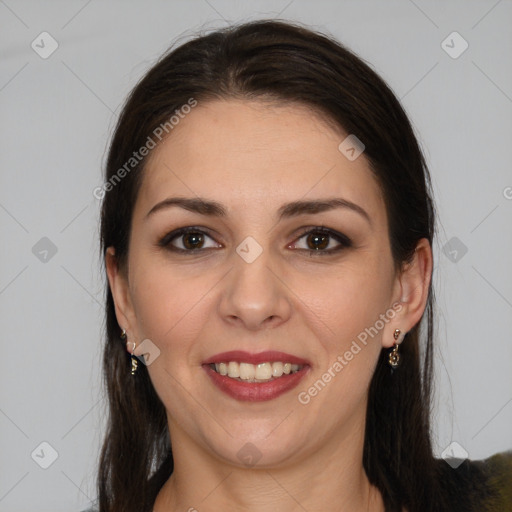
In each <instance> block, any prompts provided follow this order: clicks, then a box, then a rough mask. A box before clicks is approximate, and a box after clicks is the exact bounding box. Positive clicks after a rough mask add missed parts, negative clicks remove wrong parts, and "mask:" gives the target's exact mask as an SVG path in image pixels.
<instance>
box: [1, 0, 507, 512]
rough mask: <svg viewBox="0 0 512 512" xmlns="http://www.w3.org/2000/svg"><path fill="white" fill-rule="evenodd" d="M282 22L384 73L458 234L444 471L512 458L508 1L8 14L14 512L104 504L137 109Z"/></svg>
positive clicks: (440, 435)
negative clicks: (227, 40)
mask: <svg viewBox="0 0 512 512" xmlns="http://www.w3.org/2000/svg"><path fill="white" fill-rule="evenodd" d="M279 13H280V15H281V17H283V18H286V19H290V20H299V21H302V22H305V23H308V24H309V25H310V26H311V27H312V28H317V29H321V30H324V31H327V32H328V33H330V34H332V35H334V36H335V37H337V38H338V39H340V40H341V41H342V42H344V43H346V44H347V45H348V46H349V47H350V48H352V49H353V50H355V51H356V52H357V53H358V54H359V55H360V56H361V57H363V58H364V59H365V60H367V61H368V62H369V63H371V65H373V67H374V68H375V69H376V70H377V71H378V72H379V73H380V74H381V76H383V78H384V79H386V80H387V81H388V83H389V84H390V85H391V87H392V88H393V90H394V91H395V92H396V94H397V96H398V97H399V98H401V99H402V102H403V104H404V106H405V108H406V110H407V112H408V113H409V115H410V116H411V118H412V121H413V123H414V126H415V128H416V129H417V131H418V132H419V134H420V140H421V143H422V145H423V147H424V150H425V152H426V156H427V159H428V163H429V165H430V169H431V172H432V175H433V179H434V188H435V196H436V201H437V206H438V212H439V214H440V220H441V224H440V226H441V230H440V233H439V239H438V240H437V242H436V244H435V246H434V250H435V261H436V265H437V267H436V270H435V274H434V284H435V286H436V289H437V297H438V305H439V308H438V309H439V317H438V328H437V334H438V337H437V349H436V365H437V372H436V375H437V377H436V384H437V392H438V394H437V397H438V398H437V401H436V409H435V414H434V424H435V436H436V453H437V455H438V456H440V455H441V453H442V452H443V450H444V449H445V448H446V447H447V445H449V444H450V443H451V442H452V441H456V442H458V443H459V444H460V445H461V446H462V447H464V449H465V450H466V451H467V452H468V453H469V457H470V458H471V459H479V458H485V457H487V456H489V455H491V454H494V453H496V452H498V451H503V450H506V449H510V448H511V447H512V372H511V361H512V343H511V335H510V333H511V331H512V314H511V313H512V277H511V276H512V271H511V268H510V261H511V258H510V255H511V254H512V237H511V220H512V199H511V198H512V188H510V187H512V173H511V160H512V157H511V149H510V148H511V141H512V116H511V113H512V59H511V56H512V31H511V30H510V26H511V24H512V3H511V2H510V1H509V0H501V1H495V0H493V1H485V0H481V1H471V2H470V1H466V0H464V1H445V2H441V1H438V2H432V1H431V2H427V1H421V2H420V0H417V1H416V2H412V1H409V0H400V1H386V2H384V1H381V2H377V1H371V2H369V1H345V2H340V1H325V0H324V1H319V0H316V1H311V2H307V1H304V0H294V1H293V0H292V1H290V0H273V1H262V2H247V4H246V3H244V2H235V1H228V0H209V1H206V0H195V1H187V2H185V1H177V2H163V1H154V0H153V1H145V2H142V1H139V2H121V1H118V2H113V1H110V2H105V1H104V2H100V1H99V0H92V1H66V2H64V1H61V2H57V1H53V2H37V1H15V0H0V38H1V49H2V61H1V66H0V109H1V118H0V119H1V123H0V140H1V151H0V169H1V171H0V172H1V174H0V176H1V186H0V225H1V229H2V242H1V244H2V250H1V265H0V311H1V343H2V351H1V354H2V358H1V364H0V385H1V388H0V389H1V391H0V392H1V395H0V429H1V437H0V444H1V452H2V453H1V457H0V475H1V476H0V511H9V512H16V511H28V510H30V511H52V512H55V511H67V512H71V511H73V510H81V509H82V508H84V507H85V506H86V505H87V504H88V503H89V501H90V500H92V499H94V497H95V488H94V478H95V468H96V466H95V464H96V460H97V456H98V449H99V443H100V440H101V435H102V432H103V430H102V428H103V418H104V406H105V402H104V401H103V399H102V395H101V391H100V390H101V388H100V358H101V354H100V351H101V333H102V328H103V327H102V326H103V305H102V302H103V293H104V292H103V288H104V280H103V275H102V270H101V268H100V266H99V260H98V214H99V202H98V201H97V200H96V199H95V198H94V197H93V195H92V191H93V189H94V188H95V187H97V186H98V185H101V182H102V179H101V168H102V164H103V162H104V159H105V151H106V147H107V142H108V139H109V136H110V134H111V132H112V129H113V126H114V122H115V119H116V115H117V114H118V113H119V107H120V104H121V103H122V101H123V100H124V99H125V97H126V95H127V93H128V92H129V90H130V89H131V88H132V87H133V85H134V84H135V83H136V81H137V80H138V79H139V78H140V77H141V75H142V74H143V73H144V72H145V71H146V70H147V69H148V67H149V66H150V65H151V64H152V63H153V62H154V60H155V59H156V58H157V57H158V56H160V54H161V53H162V52H163V51H164V50H165V49H166V48H167V47H168V46H169V45H170V44H171V43H172V42H174V41H175V40H176V38H178V36H179V37H180V40H182V41H184V40H186V39H188V38H189V37H190V36H191V34H192V33H193V32H194V31H196V30H198V29H200V28H207V29H210V28H214V27H221V26H224V25H225V24H226V23H227V22H235V21H241V20H249V19H255V18H261V17H276V16H278V15H279ZM43 31H47V32H49V33H50V34H51V35H52V37H53V38H55V40H56V41H57V42H58V44H59V46H58V49H57V50H56V51H55V52H54V53H53V54H52V55H51V56H50V57H49V58H47V59H42V58H41V57H40V56H39V55H38V54H37V53H36V52H35V51H34V50H33V49H32V48H31V42H32V41H33V40H36V42H37V41H38V39H37V37H38V36H39V34H40V33H41V32H43ZM453 31H457V32H459V33H460V34H461V36H462V37H463V38H464V39H465V40H466V41H467V42H468V43H469V48H468V49H467V50H466V51H465V52H464V53H463V54H462V55H460V56H459V57H458V58H456V59H454V58H452V57H450V56H449V55H448V54H447V53H446V52H445V51H444V49H443V48H442V46H441V43H442V41H443V40H445V39H446V37H447V36H448V35H449V34H451V33H452V32H453ZM460 43H461V41H455V42H453V43H452V42H451V40H450V39H448V43H447V44H449V45H451V46H454V47H455V50H457V48H459V49H460V48H461V46H458V45H459V44H460ZM46 48H48V46H46ZM455 50H452V51H455ZM507 187H509V188H507ZM43 237H48V238H49V239H50V240H51V241H52V242H53V244H55V246H56V248H57V252H56V254H55V255H53V256H52V257H50V256H51V253H50V254H49V255H48V257H47V259H48V261H46V262H43V261H41V260H40V259H39V258H38V257H36V255H35V254H34V253H33V247H34V245H35V244H36V243H37V242H38V241H39V240H40V239H41V238H43ZM452 237H457V238H458V239H459V240H460V242H461V243H462V244H464V246H466V247H467V253H466V254H462V252H460V250H459V249H457V247H456V246H455V245H452V246H450V249H451V250H452V249H453V248H455V249H456V250H457V251H458V253H457V259H458V261H457V262H454V261H451V259H450V258H452V259H453V257H454V256H455V253H452V255H451V256H450V257H448V256H449V253H448V252H447V254H448V255H445V254H444V253H443V247H444V246H445V244H446V243H447V242H448V241H449V240H450V239H452ZM36 247H37V246H36ZM461 255H462V257H461ZM39 256H40V257H43V255H42V254H40V255H39ZM392 399H393V398H392V397H390V400H392ZM43 441H46V442H48V443H49V444H50V445H51V446H52V447H53V448H54V449H55V450H56V451H57V452H58V458H57V459H56V460H55V462H54V463H53V464H52V465H51V466H50V467H49V468H48V469H46V470H44V469H42V468H41V467H39V465H38V464H36V462H35V461H34V460H33V459H32V458H31V453H32V452H33V451H34V449H36V448H37V447H38V446H39V445H40V443H41V442H43ZM41 449H42V450H43V451H42V452H41ZM37 454H38V455H39V457H37V456H36V455H37ZM36 455H34V458H36V459H37V460H38V461H39V462H41V461H42V462H44V460H45V458H46V461H47V462H48V461H49V459H48V457H50V456H51V452H50V450H49V449H48V448H45V447H44V446H43V448H39V449H38V451H36Z"/></svg>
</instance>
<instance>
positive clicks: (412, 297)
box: [382, 238, 432, 348]
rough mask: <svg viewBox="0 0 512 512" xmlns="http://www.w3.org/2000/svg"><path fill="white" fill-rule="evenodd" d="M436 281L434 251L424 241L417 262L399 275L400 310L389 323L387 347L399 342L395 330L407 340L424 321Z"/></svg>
mask: <svg viewBox="0 0 512 512" xmlns="http://www.w3.org/2000/svg"><path fill="white" fill-rule="evenodd" d="M431 279H432V248H431V246H430V243H429V241H428V240H427V239H426V238H422V239H421V240H419V241H418V243H417V245H416V250H415V252H414V256H413V259H412V261H411V262H410V263H407V264H406V265H405V266H404V268H403V269H402V271H401V273H400V274H399V275H398V276H397V278H396V282H395V290H394V294H393V296H394V297H395V303H394V304H397V305H396V307H393V309H394V310H395V311H396V312H397V314H396V315H395V317H394V318H393V320H392V321H390V322H389V324H387V325H386V327H387V328H388V329H387V331H385V333H384V336H383V337H382V345H383V346H384V347H387V348H389V347H392V346H393V344H394V342H395V339H394V337H393V333H394V331H395V329H400V331H401V333H400V336H399V338H398V340H397V342H398V343H401V342H402V341H403V338H404V336H405V335H406V334H407V333H408V332H409V331H410V330H411V329H412V328H413V327H414V326H415V325H416V324H417V323H418V322H419V321H420V320H421V317H422V315H423V312H424V311H425V307H426V305H427V299H428V290H429V286H430V281H431Z"/></svg>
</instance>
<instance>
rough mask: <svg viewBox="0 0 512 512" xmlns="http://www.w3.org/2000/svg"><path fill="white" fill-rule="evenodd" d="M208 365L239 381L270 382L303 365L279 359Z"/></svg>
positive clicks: (294, 371)
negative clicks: (263, 361)
mask: <svg viewBox="0 0 512 512" xmlns="http://www.w3.org/2000/svg"><path fill="white" fill-rule="evenodd" d="M209 366H210V368H211V369H212V370H214V371H215V372H217V373H218V374H219V375H223V376H225V377H229V378H231V379H233V380H237V381H240V382H270V381H273V380H277V379H279V378H280V377H282V376H283V375H290V374H292V373H297V372H298V371H300V370H302V368H303V367H304V365H301V364H292V363H283V362H281V361H275V362H266V363H259V364H251V363H239V362H237V361H228V362H225V363H211V364H210V365H209Z"/></svg>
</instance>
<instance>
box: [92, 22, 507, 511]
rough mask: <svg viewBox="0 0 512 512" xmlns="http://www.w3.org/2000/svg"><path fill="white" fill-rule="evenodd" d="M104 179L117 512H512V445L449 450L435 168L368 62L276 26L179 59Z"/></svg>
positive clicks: (124, 128)
mask: <svg viewBox="0 0 512 512" xmlns="http://www.w3.org/2000/svg"><path fill="white" fill-rule="evenodd" d="M98 192H99V193H100V194H101V196H102V197H103V206H102V217H101V243H102V255H104V257H105V265H106V272H107V276H108V287H107V297H106V337H107V340H106V345H105V352H104V376H105V380H106V385H107V389H108V398H109V406H110V409H109V410H110V415H109V419H108V428H107V432H106V436H105V440H104V445H103V449H102V453H101V461H100V467H99V479H98V486H99V488H98V490H99V510H100V511H101V512H107V511H109V512H110V511H123V512H129V511H134V512H135V511H136V512H141V511H146V510H147V511H150V510H154V511H155V512H164V511H165V512H167V511H168V512H174V511H178V510H189V511H193V510H198V511H201V512H202V511H217V510H246V511H252V510H279V511H292V510H294V511H295V510H307V511H320V510H322V511H323V510H347V511H348V510H350V511H359V510H361V511H362V510H365V511H408V512H414V511H436V512H438V511H455V510H460V511H471V510H474V511H479V512H480V511H483V510H511V508H510V507H511V506H512V505H510V503H512V501H508V502H507V499H508V500H510V493H511V491H510V486H507V482H508V483H509V482H510V481H509V479H510V478H511V475H512V469H511V468H512V462H511V458H510V456H509V455H505V454H501V455H497V456H495V457H493V458H491V459H488V460H487V461H480V462H475V461H468V460H465V461H463V462H462V463H461V461H458V462H457V463H456V464H455V463H453V464H448V463H447V462H446V461H445V460H436V459H435V458H434V456H433V451H432V445H431V440H430V397H431V382H432V351H433V348H432V344H433V339H432V333H433V323H434V318H433V305H434V295H433V290H432V286H431V281H432V279H431V278H432V269H433V258H432V249H431V246H432V240H433V236H434V229H435V217H434V207H433V200H432V197H431V191H430V178H429V173H428V170H427V168H426V165H425V162H424V158H423V156H422V153H421V151H420V148H419V146H418V143H417V141H416V138H415V136H414V133H413V130H412V128H411V125H410V123H409V121H408V119H407V117H406V115H405V113H404V111H403V109H402V108H401V106H400V105H399V103H398V101H397V99H396V98H395V97H394V95H393V94H392V92H391V91H390V89H389V88H388V87H387V86H386V84H385V83H384V82H383V81H382V80H381V79H380V78H379V77H378V76H377V75H376V74H375V73H374V72H373V71H372V70H371V69H370V68H369V67H368V66H367V65H366V64H364V63H363V62H362V61H361V60H360V59H359V58H357V57H356V56H355V55H354V54H353V53H351V52H350V51H348V50H347V49H346V48H344V47H343V46H341V45H340V44H339V43H338V42H336V41H334V40H332V39H330V38H328V37H326V36H324V35H322V34H318V33H314V32H311V31H309V30H307V29H305V28H303V27H300V26H298V25H292V24H288V23H283V22H278V21H258V22H252V23H247V24H244V25H240V26H236V27H230V28H227V29H225V30H220V31H217V32H215V33H212V34H209V35H206V36H202V37H197V38H196V39H194V40H192V41H190V42H188V43H186V44H184V45H182V46H180V47H178V48H176V49H174V50H172V51H170V52H169V53H168V54H167V55H165V56H164V57H163V58H162V59H161V60H160V61H159V62H158V63H157V64H156V65H155V66H154V67H153V68H152V69H151V70H150V71H149V72H148V73H147V74H146V76H145V77H144V78H143V79H142V80H141V82H140V83H139V84H138V85H137V86H136V88H135V89H134V90H133V92H132V93H131V95H130V97H129V99H128V101H127V103H126V105H125V107H124V110H123V112H122V114H121V116H120V119H119V122H118V125H117V129H116V132H115V134H114V136H113V140H112V144H111V147H110V152H109V157H108V162H107V168H106V180H105V184H104V186H103V187H102V188H101V190H99V191H98ZM422 319H423V326H424V332H423V328H422V334H423V336H420V324H421V321H422ZM420 349H421V350H420ZM507 492H508V498H507V496H506V493H507ZM507 503H508V504H507ZM507 507H508V508H507Z"/></svg>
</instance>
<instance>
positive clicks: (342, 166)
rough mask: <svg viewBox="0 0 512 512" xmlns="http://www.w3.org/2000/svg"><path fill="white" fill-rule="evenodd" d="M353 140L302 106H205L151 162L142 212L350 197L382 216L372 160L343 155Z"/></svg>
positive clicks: (219, 102)
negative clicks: (164, 205)
mask: <svg viewBox="0 0 512 512" xmlns="http://www.w3.org/2000/svg"><path fill="white" fill-rule="evenodd" d="M347 135H348V134H346V133H343V132H342V130H337V129H335V127H334V126H333V125H332V123H329V122H327V121H326V120H325V119H323V118H322V115H321V114H320V113H318V112H315V111H313V110H312V109H310V108H308V107H305V106H303V105H299V104H287V105H279V104H276V103H273V104H270V103H263V102H261V101H248V100H216V101H211V102H207V103H204V104H202V103H199V104H198V105H197V106H196V107H195V108H194V109H192V110H191V112H190V113H189V114H187V115H186V116H184V118H183V119H181V120H180V121H179V123H178V124H177V125H176V126H174V128H173V130H172V132H171V133H170V135H169V136H168V137H167V138H166V139H164V140H163V141H162V143H160V145H159V146H157V147H156V148H155V149H154V150H153V151H152V153H151V154H150V157H149V160H148V162H147V164H146V168H145V171H144V179H143V182H142V186H141V189H140V191H139V196H138V200H137V206H138V207H139V208H142V207H143V208H144V209H145V210H146V212H147V210H149V208H151V206H152V205H153V204H155V203H156V202H159V201H161V200H163V199H165V198H166V197H167V196H169V195H171V194H172V195H183V196H186V197H191V196H194V195H196V196H201V197H208V198H211V199H215V200H217V201H219V202H222V203H224V204H226V205H227V208H228V210H229V209H233V210H236V209H237V208H247V206H248V205H252V206H253V207H255V208H256V207H257V206H258V205H263V204H264V205H265V206H266V207H268V208H272V209H277V207H278V206H279V205H280V204H282V203H284V202H286V201H290V200H297V199H301V198H304V199H315V198H318V197H327V196H342V197H343V198H345V199H347V200H350V201H353V202H356V203H358V204H360V205H361V206H362V207H363V208H365V209H366V210H367V211H368V212H369V213H370V215H372V216H374V217H377V216H379V215H382V213H383V212H382V211H381V210H382V208H384V203H383V201H382V197H381V190H380V187H379V186H378V183H377V181H376V179H375V177H374V175H373V173H372V172H371V170H370V168H369V166H368V163H367V161H366V159H365V158H364V157H363V156H361V157H359V158H357V159H356V160H354V161H350V160H348V159H347V158H346V157H345V156H344V155H343V154H342V153H341V152H340V151H339V149H338V146H339V145H340V143H341V142H342V141H343V140H344V139H345V137H346V136H347ZM136 209H137V208H136ZM144 213H145V212H144Z"/></svg>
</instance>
